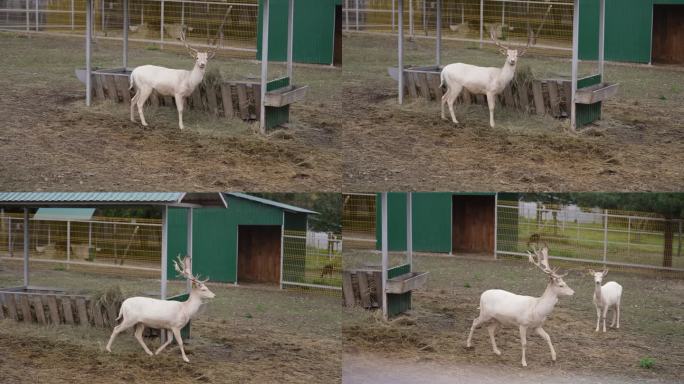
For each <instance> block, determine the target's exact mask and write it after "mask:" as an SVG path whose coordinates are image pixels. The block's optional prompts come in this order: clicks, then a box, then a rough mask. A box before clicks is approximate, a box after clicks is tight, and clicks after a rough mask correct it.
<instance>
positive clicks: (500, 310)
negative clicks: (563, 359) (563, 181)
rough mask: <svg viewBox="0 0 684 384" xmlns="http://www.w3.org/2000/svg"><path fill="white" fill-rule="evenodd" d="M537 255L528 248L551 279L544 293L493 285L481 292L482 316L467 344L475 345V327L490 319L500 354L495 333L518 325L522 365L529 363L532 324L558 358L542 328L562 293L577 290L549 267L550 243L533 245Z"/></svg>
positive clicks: (476, 321) (469, 345)
mask: <svg viewBox="0 0 684 384" xmlns="http://www.w3.org/2000/svg"><path fill="white" fill-rule="evenodd" d="M533 252H534V255H535V256H536V257H537V260H535V258H534V256H532V254H531V253H529V252H528V255H529V261H530V262H531V263H532V264H534V265H535V266H537V267H539V268H540V269H541V270H542V271H543V272H544V273H545V274H546V275H547V276H548V277H549V283H548V285H547V286H546V290H545V291H544V294H543V295H542V296H541V297H532V296H521V295H516V294H514V293H511V292H508V291H504V290H501V289H490V290H488V291H485V292H484V293H482V295H481V296H480V316H478V317H477V318H476V319H475V320H474V321H473V325H472V327H471V328H470V334H469V335H468V341H467V342H466V346H467V347H468V348H471V340H472V337H473V332H474V331H475V328H477V327H479V326H480V325H482V324H484V323H489V325H488V326H487V330H488V331H489V338H490V339H491V341H492V349H493V350H494V353H495V354H497V355H501V351H500V350H499V348H498V347H497V346H496V339H495V335H496V332H497V330H498V329H499V328H501V326H502V325H514V326H517V327H518V328H519V330H520V342H521V344H522V365H523V367H526V366H527V361H526V360H525V349H526V347H527V329H528V328H532V329H534V331H535V332H536V333H537V334H538V335H539V336H541V337H542V338H543V339H544V340H546V342H547V343H548V344H549V349H551V360H553V361H556V351H555V350H554V348H553V344H551V337H550V336H549V334H548V333H546V331H544V329H543V328H542V325H544V321H545V320H546V317H547V316H549V315H550V314H551V312H552V311H553V308H554V307H555V305H556V303H557V302H558V297H559V296H572V295H573V294H574V293H575V291H573V290H572V288H570V287H568V285H567V284H565V282H564V281H563V276H565V275H558V274H557V273H556V271H557V270H551V268H550V267H549V261H548V259H549V250H548V247H546V246H545V247H544V248H542V249H541V252H540V251H538V250H537V249H536V248H534V247H533Z"/></svg>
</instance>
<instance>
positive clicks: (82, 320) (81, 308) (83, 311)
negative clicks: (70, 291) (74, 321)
mask: <svg viewBox="0 0 684 384" xmlns="http://www.w3.org/2000/svg"><path fill="white" fill-rule="evenodd" d="M76 309H77V310H78V320H79V325H83V326H87V325H89V324H90V322H89V321H88V309H87V308H86V301H85V299H84V298H82V297H79V298H77V299H76Z"/></svg>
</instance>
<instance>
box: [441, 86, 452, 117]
mask: <svg viewBox="0 0 684 384" xmlns="http://www.w3.org/2000/svg"><path fill="white" fill-rule="evenodd" d="M449 92H451V88H449V87H447V89H446V91H445V92H444V94H443V95H442V103H441V105H440V106H441V107H442V120H446V119H447V118H446V114H445V113H444V105H446V102H447V100H448V99H449Z"/></svg>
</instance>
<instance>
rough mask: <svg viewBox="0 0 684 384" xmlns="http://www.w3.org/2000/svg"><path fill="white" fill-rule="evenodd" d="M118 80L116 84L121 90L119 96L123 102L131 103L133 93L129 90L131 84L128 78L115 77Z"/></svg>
mask: <svg viewBox="0 0 684 384" xmlns="http://www.w3.org/2000/svg"><path fill="white" fill-rule="evenodd" d="M114 77H115V78H116V83H117V86H118V88H119V94H120V95H121V96H122V98H123V102H124V103H126V104H130V103H131V91H130V90H129V89H128V87H129V86H130V84H129V83H128V77H126V76H114Z"/></svg>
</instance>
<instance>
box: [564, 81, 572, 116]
mask: <svg viewBox="0 0 684 384" xmlns="http://www.w3.org/2000/svg"><path fill="white" fill-rule="evenodd" d="M561 88H562V90H561V94H562V95H563V105H562V107H561V114H565V116H570V113H571V111H570V109H571V108H570V104H571V103H572V81H567V80H565V81H563V82H561Z"/></svg>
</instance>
